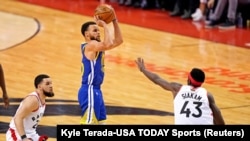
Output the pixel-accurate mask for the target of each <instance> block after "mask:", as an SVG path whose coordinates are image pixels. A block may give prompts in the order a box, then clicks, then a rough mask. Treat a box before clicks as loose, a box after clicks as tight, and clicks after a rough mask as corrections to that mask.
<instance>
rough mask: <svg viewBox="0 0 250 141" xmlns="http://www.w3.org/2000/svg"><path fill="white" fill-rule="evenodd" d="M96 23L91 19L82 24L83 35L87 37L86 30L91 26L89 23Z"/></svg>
mask: <svg viewBox="0 0 250 141" xmlns="http://www.w3.org/2000/svg"><path fill="white" fill-rule="evenodd" d="M95 24H96V23H95V22H93V21H89V22H86V23H84V24H83V25H82V28H81V32H82V35H83V36H84V37H85V34H84V33H85V31H86V30H88V28H89V25H95Z"/></svg>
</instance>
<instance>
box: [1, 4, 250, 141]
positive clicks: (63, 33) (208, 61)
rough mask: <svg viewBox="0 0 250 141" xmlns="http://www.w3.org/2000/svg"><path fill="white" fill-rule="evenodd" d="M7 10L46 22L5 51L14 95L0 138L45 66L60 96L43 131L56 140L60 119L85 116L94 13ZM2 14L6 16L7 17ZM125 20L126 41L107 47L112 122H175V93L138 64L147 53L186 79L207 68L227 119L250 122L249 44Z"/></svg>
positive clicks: (155, 65)
mask: <svg viewBox="0 0 250 141" xmlns="http://www.w3.org/2000/svg"><path fill="white" fill-rule="evenodd" d="M85 4H87V3H85ZM0 11H1V13H11V14H16V15H18V16H23V17H29V18H31V19H36V20H37V21H38V23H39V26H37V28H38V29H37V30H38V32H37V34H35V35H34V36H33V37H32V38H30V39H29V40H27V36H23V41H24V42H22V43H20V44H17V45H16V46H12V47H11V48H8V47H7V46H6V47H5V48H7V49H4V50H0V62H1V64H2V65H3V67H4V71H5V77H6V85H7V90H8V94H9V97H10V98H11V106H10V107H9V109H7V110H6V109H3V106H2V101H1V105H0V116H1V117H0V141H4V137H5V131H6V129H7V128H8V123H9V121H10V119H11V117H12V116H13V114H14V112H15V110H16V108H17V106H18V104H19V103H20V101H21V99H22V98H23V97H24V96H26V95H27V94H28V93H29V92H31V91H33V90H34V88H33V79H34V77H35V76H36V75H37V74H39V73H48V74H49V75H50V76H51V77H52V79H53V86H54V91H55V94H56V96H55V97H54V98H49V99H48V100H47V110H46V113H45V115H44V118H43V119H42V120H41V123H40V126H39V128H38V130H39V131H40V132H42V133H45V134H48V135H49V136H50V138H51V139H50V141H53V140H56V125H57V124H78V123H79V119H80V117H79V107H78V103H77V91H78V88H79V86H80V77H81V76H80V60H81V53H80V43H81V42H83V37H82V36H81V33H80V27H81V24H82V23H83V22H85V21H86V20H92V17H90V16H86V15H83V14H77V13H71V12H67V11H61V10H57V9H53V8H47V7H44V6H39V5H34V4H29V3H25V2H20V1H16V0H5V1H1V5H0ZM117 11H119V9H117ZM0 19H1V22H2V21H5V19H3V17H2V16H1V17H0ZM24 19H26V18H24ZM30 21H32V20H30ZM13 22H16V21H15V20H13ZM20 22H24V21H20ZM25 22H27V21H25ZM6 24H8V23H6ZM0 25H1V24H0ZM9 25H10V26H12V22H10V23H9ZM20 25H21V26H13V27H12V28H13V29H15V30H16V33H17V34H19V32H21V31H22V32H23V30H24V29H25V30H31V29H33V28H30V24H28V23H27V24H20ZM120 25H121V29H122V32H123V36H124V41H125V42H124V43H123V44H122V45H121V46H120V47H118V48H116V49H114V50H110V51H107V53H106V54H107V55H106V60H105V63H106V64H105V66H106V69H105V72H106V77H105V80H104V84H103V93H104V99H105V101H106V104H107V112H108V120H107V123H108V124H172V123H173V106H172V103H173V101H172V96H171V94H170V93H169V92H166V91H164V90H163V89H161V88H160V87H158V86H155V85H154V84H153V83H151V82H150V81H149V80H147V79H146V78H145V77H144V76H143V75H142V74H141V73H140V72H139V71H138V69H137V68H136V66H135V63H134V60H135V59H136V58H137V57H143V58H144V59H145V61H146V64H147V67H148V68H149V69H150V70H152V71H154V72H156V73H158V74H159V75H161V76H162V77H164V78H166V79H168V80H170V81H178V82H181V83H186V74H187V72H188V71H189V70H190V69H191V68H192V67H200V68H203V69H204V70H205V72H206V75H207V79H206V84H205V85H204V87H206V88H207V89H208V90H209V91H210V92H211V93H213V94H214V97H215V100H216V103H217V105H218V106H219V107H220V108H221V110H222V114H223V116H224V118H225V121H226V123H227V124H250V110H249V107H250V104H249V102H250V86H249V84H250V83H249V81H250V73H249V70H250V65H249V61H250V59H249V53H250V51H249V49H247V48H244V47H243V48H241V47H239V46H235V45H231V44H225V43H219V42H213V41H209V40H205V39H200V38H194V37H189V36H184V35H181V34H175V33H171V32H166V31H164V30H162V31H160V30H156V29H150V28H148V27H142V26H135V25H132V24H129V23H128V21H127V23H123V22H120ZM5 27H6V25H5ZM5 29H7V28H5ZM1 30H2V27H1ZM33 31H34V30H33ZM9 32H10V31H9V30H5V31H3V32H1V36H2V37H5V38H0V40H1V42H11V41H12V37H11V36H8V35H9V34H7V33H9ZM235 32H237V31H235ZM239 32H240V31H239ZM3 33H4V34H3ZM5 33H6V34H5ZM33 33H34V32H33ZM19 37H22V34H21V35H20V36H19ZM235 40H237V39H235Z"/></svg>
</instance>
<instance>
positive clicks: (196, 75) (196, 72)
mask: <svg viewBox="0 0 250 141" xmlns="http://www.w3.org/2000/svg"><path fill="white" fill-rule="evenodd" d="M190 75H191V77H192V78H193V79H194V80H195V81H197V82H201V83H203V82H204V81H205V73H204V71H203V70H201V69H199V68H193V69H192V70H191V72H190Z"/></svg>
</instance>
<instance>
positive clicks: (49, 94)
mask: <svg viewBox="0 0 250 141" xmlns="http://www.w3.org/2000/svg"><path fill="white" fill-rule="evenodd" d="M43 93H44V95H45V96H47V97H53V96H54V95H55V94H54V92H46V91H45V90H43Z"/></svg>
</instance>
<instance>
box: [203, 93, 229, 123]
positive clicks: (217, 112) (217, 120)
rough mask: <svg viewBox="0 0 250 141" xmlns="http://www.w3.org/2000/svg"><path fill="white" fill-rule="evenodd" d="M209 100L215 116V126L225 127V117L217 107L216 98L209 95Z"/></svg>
mask: <svg viewBox="0 0 250 141" xmlns="http://www.w3.org/2000/svg"><path fill="white" fill-rule="evenodd" d="M207 96H208V100H209V105H210V108H211V109H212V111H213V116H214V124H215V125H225V121H224V119H223V116H222V114H221V111H220V109H219V108H218V107H217V105H216V104H215V100H214V97H213V96H212V94H210V93H208V94H207Z"/></svg>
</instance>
